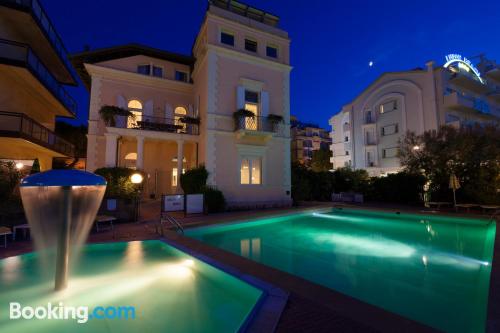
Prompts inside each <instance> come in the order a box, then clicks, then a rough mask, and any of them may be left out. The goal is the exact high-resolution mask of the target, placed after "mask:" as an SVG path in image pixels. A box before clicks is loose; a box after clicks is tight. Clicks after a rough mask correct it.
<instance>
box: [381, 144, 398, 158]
mask: <svg viewBox="0 0 500 333" xmlns="http://www.w3.org/2000/svg"><path fill="white" fill-rule="evenodd" d="M397 156H398V148H396V147H394V148H385V149H382V157H383V158H390V157H397Z"/></svg>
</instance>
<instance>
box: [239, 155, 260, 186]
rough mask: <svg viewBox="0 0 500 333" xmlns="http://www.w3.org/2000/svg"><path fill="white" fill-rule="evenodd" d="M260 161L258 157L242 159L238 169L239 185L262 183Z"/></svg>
mask: <svg viewBox="0 0 500 333" xmlns="http://www.w3.org/2000/svg"><path fill="white" fill-rule="evenodd" d="M261 171H262V159H261V158H260V157H254V158H243V159H242V160H241V167H240V183H241V184H245V185H248V184H253V185H260V184H261V183H262V172H261Z"/></svg>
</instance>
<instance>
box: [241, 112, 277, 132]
mask: <svg viewBox="0 0 500 333" xmlns="http://www.w3.org/2000/svg"><path fill="white" fill-rule="evenodd" d="M234 125H235V128H234V130H235V131H239V130H243V131H256V132H270V133H276V134H279V135H282V134H283V132H284V127H285V126H284V125H285V123H284V122H283V121H271V120H270V119H269V118H268V117H261V116H254V117H243V116H242V117H238V118H235V120H234Z"/></svg>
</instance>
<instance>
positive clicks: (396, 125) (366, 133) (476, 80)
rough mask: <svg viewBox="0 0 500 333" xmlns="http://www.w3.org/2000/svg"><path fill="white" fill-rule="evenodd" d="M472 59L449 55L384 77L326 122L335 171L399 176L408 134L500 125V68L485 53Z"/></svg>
mask: <svg viewBox="0 0 500 333" xmlns="http://www.w3.org/2000/svg"><path fill="white" fill-rule="evenodd" d="M473 60H474V61H472V60H471V59H468V58H466V57H463V56H461V55H459V54H450V55H447V56H446V57H443V62H442V64H440V65H436V63H435V62H434V61H431V62H428V63H427V64H426V68H416V69H414V70H411V71H402V72H387V73H384V74H382V75H381V76H380V77H379V78H378V79H377V80H375V81H374V82H373V83H372V84H371V85H370V86H369V87H367V88H366V89H365V90H363V91H362V92H361V93H360V94H359V95H358V96H357V97H356V98H355V99H354V100H353V101H352V102H350V103H349V104H346V105H344V106H343V107H342V110H341V111H340V112H339V113H338V114H336V115H335V116H333V117H332V118H330V121H329V123H330V125H331V126H332V132H331V136H332V139H333V143H332V152H333V156H332V159H331V160H332V163H333V165H334V168H339V167H343V166H351V167H353V168H355V169H366V170H367V171H368V172H369V173H370V174H371V175H375V176H377V175H383V174H387V173H391V172H397V171H398V170H400V168H401V167H400V163H399V158H398V151H399V145H400V139H401V138H402V137H403V136H404V135H405V133H406V132H407V131H411V132H414V133H417V134H421V133H423V132H425V131H428V130H436V129H438V128H439V127H441V126H443V125H449V126H455V127H461V126H469V125H472V124H488V123H498V122H499V120H500V69H499V68H500V67H499V65H498V64H496V63H495V62H494V61H492V60H488V59H487V58H486V57H485V56H483V55H481V56H478V57H475V58H474V59H473Z"/></svg>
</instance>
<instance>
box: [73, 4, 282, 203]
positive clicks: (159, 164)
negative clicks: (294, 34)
mask: <svg viewBox="0 0 500 333" xmlns="http://www.w3.org/2000/svg"><path fill="white" fill-rule="evenodd" d="M278 21H279V18H278V17H276V16H274V15H271V14H269V13H266V12H264V11H261V10H258V9H255V8H252V7H249V6H247V5H245V4H242V3H240V2H237V1H209V5H208V9H207V12H206V15H205V18H204V20H203V22H202V24H201V28H200V30H199V33H198V35H197V37H196V40H195V42H194V46H193V49H192V55H180V54H174V53H171V52H167V51H163V50H158V49H154V48H151V47H146V46H141V45H135V44H134V45H125V46H118V47H111V48H106V49H100V50H93V51H87V52H83V53H80V54H77V55H74V56H73V63H74V64H75V67H76V68H77V71H78V72H79V74H80V76H81V77H82V79H83V81H84V82H85V83H86V85H87V87H88V88H89V90H90V110H89V133H88V149H87V170H89V171H94V170H95V169H97V168H100V167H114V166H122V167H130V168H136V169H140V170H143V171H145V172H146V173H147V177H146V184H145V191H144V192H145V193H144V194H145V195H148V196H155V197H158V196H159V195H160V194H168V193H180V192H181V189H180V184H179V180H178V175H179V173H180V172H184V171H185V170H187V169H189V168H193V167H195V166H197V165H200V164H203V165H205V167H206V169H207V170H208V172H209V180H208V183H209V184H210V185H213V186H216V187H217V188H218V189H220V190H221V191H222V192H223V193H224V195H225V197H226V200H227V202H228V205H229V206H233V207H234V206H249V205H250V206H251V205H289V204H290V203H291V197H290V190H291V189H290V187H291V184H290V125H289V124H290V97H289V87H290V70H291V67H290V65H289V45H290V40H289V38H288V34H287V32H285V31H283V30H281V29H280V28H279V27H278ZM104 105H114V106H118V107H121V108H124V109H128V110H130V111H131V112H132V113H133V114H134V115H135V117H133V118H132V117H130V118H125V117H123V116H116V117H115V120H116V121H115V122H114V123H111V124H110V123H105V122H104V121H103V120H102V119H101V117H100V114H99V110H100V109H101V107H102V106H104ZM241 109H246V110H247V111H250V112H251V113H252V114H251V115H249V114H248V112H247V116H241V113H236V111H237V110H241ZM271 115H272V116H271ZM269 116H271V117H269ZM277 119H278V120H277ZM198 121H199V123H198ZM181 170H182V171H181Z"/></svg>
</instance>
